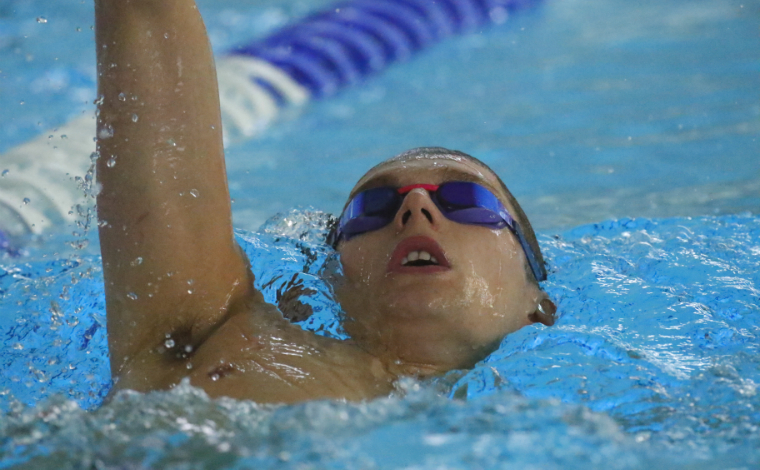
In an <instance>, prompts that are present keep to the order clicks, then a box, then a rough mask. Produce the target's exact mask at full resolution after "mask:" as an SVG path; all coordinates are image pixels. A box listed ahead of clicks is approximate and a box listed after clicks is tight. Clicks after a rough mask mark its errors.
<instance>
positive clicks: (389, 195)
mask: <svg viewBox="0 0 760 470" xmlns="http://www.w3.org/2000/svg"><path fill="white" fill-rule="evenodd" d="M417 188H422V189H424V190H426V191H427V192H428V193H429V194H430V198H431V199H432V200H433V202H434V203H435V205H436V206H437V207H438V209H439V210H440V211H441V213H442V214H443V215H444V216H445V217H446V218H447V219H449V220H451V221H454V222H458V223H460V224H468V225H479V226H482V227H488V228H491V229H494V230H501V229H503V228H505V227H507V228H509V230H510V231H511V232H512V233H513V234H514V235H515V236H516V237H517V239H518V240H519V241H520V246H522V249H523V251H524V252H525V256H526V257H527V258H528V263H529V264H530V268H531V270H532V271H533V275H534V276H535V278H536V280H538V281H543V280H545V279H546V274H545V271H544V270H542V269H541V266H540V265H539V263H538V259H537V258H536V255H535V253H534V252H533V249H532V248H531V247H530V245H529V244H528V242H527V240H526V239H525V235H524V234H523V231H522V229H521V228H520V225H519V224H518V223H517V222H516V221H515V220H514V219H513V218H512V216H511V215H510V214H509V212H508V211H507V209H506V207H504V204H502V202H501V201H500V200H499V198H498V197H496V195H494V194H493V193H492V192H491V191H489V190H488V189H486V188H485V187H483V186H481V185H479V184H477V183H472V182H469V181H449V182H446V183H443V184H440V185H437V184H412V185H409V186H404V187H403V188H393V187H389V186H384V187H381V188H374V189H368V190H366V191H362V192H360V193H359V194H357V195H356V196H354V197H353V199H351V202H349V203H348V205H347V206H346V208H345V209H344V210H343V214H342V215H341V216H340V220H339V221H338V225H337V228H336V229H335V230H334V231H333V233H331V234H330V236H329V237H328V240H327V242H328V243H329V244H331V245H332V246H337V244H338V242H340V241H341V240H350V239H351V238H353V237H355V236H357V235H361V234H363V233H367V232H372V231H374V230H378V229H381V228H383V227H385V226H386V225H388V224H389V223H391V221H393V219H394V218H395V217H396V213H397V212H398V210H399V209H400V208H401V204H402V203H403V201H404V198H405V197H406V195H407V194H408V193H409V192H410V191H412V190H413V189H417Z"/></svg>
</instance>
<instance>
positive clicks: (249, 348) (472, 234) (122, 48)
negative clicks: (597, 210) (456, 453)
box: [95, 0, 556, 403]
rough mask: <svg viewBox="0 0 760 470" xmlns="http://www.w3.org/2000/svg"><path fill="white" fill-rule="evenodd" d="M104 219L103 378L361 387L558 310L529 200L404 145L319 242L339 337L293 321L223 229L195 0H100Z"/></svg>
mask: <svg viewBox="0 0 760 470" xmlns="http://www.w3.org/2000/svg"><path fill="white" fill-rule="evenodd" d="M95 12H96V42H97V62H98V78H99V80H98V88H99V95H100V96H101V97H102V98H101V99H100V100H99V101H100V103H99V106H98V110H99V113H98V151H99V153H100V158H99V159H98V162H97V174H98V181H99V184H100V185H101V186H102V187H101V191H100V193H99V195H98V199H97V206H98V217H99V231H100V244H101V252H102V255H103V275H104V280H105V293H106V306H107V314H108V342H109V349H110V360H111V372H112V376H113V378H114V388H113V391H116V390H121V389H132V390H137V391H150V390H158V389H168V388H171V387H173V386H175V385H177V384H178V383H179V382H180V381H181V380H182V379H184V378H189V379H190V383H191V384H193V385H194V386H196V387H200V388H202V389H204V390H205V391H206V392H207V393H208V394H209V395H210V396H212V397H216V396H228V397H233V398H239V399H251V400H255V401H257V402H269V403H292V402H298V401H304V400H311V399H321V398H330V399H348V400H362V399H369V398H372V397H377V396H382V395H385V394H388V393H389V392H390V391H392V390H393V383H394V381H395V380H396V379H398V378H399V377H401V376H416V377H429V376H434V375H438V374H442V373H445V372H446V371H448V370H452V369H460V368H469V367H472V366H473V365H474V364H475V363H476V362H478V361H479V360H481V359H483V358H484V357H485V356H486V355H487V354H488V353H490V352H491V351H493V350H494V349H496V348H497V347H498V345H499V342H500V341H501V339H502V338H503V337H504V336H505V335H507V334H509V333H512V332H514V331H516V330H518V329H520V328H522V327H524V326H526V325H529V324H531V323H535V322H541V323H544V324H547V325H550V324H552V323H553V319H554V312H555V310H556V309H555V307H554V304H553V303H552V302H551V300H549V298H548V297H547V295H546V294H545V293H544V292H543V291H542V290H541V288H540V286H539V282H540V281H542V280H544V279H545V277H546V271H545V268H544V266H543V259H542V257H541V253H540V250H539V247H538V244H537V242H536V238H535V235H534V234H533V231H532V229H531V227H530V223H529V222H528V220H527V218H526V217H525V214H524V213H523V212H522V210H521V209H520V206H519V205H518V204H517V201H516V200H515V199H514V198H513V197H512V195H511V194H510V193H509V191H508V190H507V188H506V187H505V186H504V185H503V183H502V182H501V180H500V179H499V178H498V177H497V176H496V175H495V174H494V173H493V171H491V170H490V169H489V168H488V167H487V166H485V165H484V164H483V163H481V162H479V161H478V160H476V159H474V158H472V157H469V156H467V155H465V154H463V153H460V152H456V151H449V150H445V149H440V148H423V149H415V150H412V151H410V152H407V153H404V154H401V155H399V156H397V157H394V158H392V159H390V160H387V161H385V162H383V163H381V164H380V165H378V166H377V167H375V168H373V169H371V170H370V171H369V172H368V173H367V174H366V175H365V176H364V177H362V178H361V180H359V182H358V183H357V185H356V187H355V188H354V189H353V191H352V192H351V194H350V195H349V198H348V203H347V205H346V208H345V210H344V212H343V214H342V216H341V218H340V222H339V223H338V225H337V226H336V228H335V229H334V231H333V233H332V234H331V237H330V242H331V243H333V245H334V246H335V247H336V249H337V250H338V252H339V253H340V259H341V263H342V264H343V269H344V275H345V281H344V282H343V283H342V285H340V286H339V287H338V289H337V294H338V299H339V301H340V302H341V305H342V306H343V308H344V311H345V312H346V318H345V321H344V328H345V330H346V331H347V332H348V333H349V334H350V336H351V340H350V341H339V340H335V339H330V338H325V337H322V336H317V335H315V334H313V333H311V332H307V331H304V330H302V329H300V328H299V327H298V326H296V325H293V324H291V323H290V322H288V321H287V320H286V319H284V318H283V315H282V314H281V313H280V312H279V311H278V310H277V308H276V307H275V306H273V305H271V304H267V303H266V302H264V299H263V296H262V294H261V293H260V292H258V291H256V290H255V289H254V288H253V276H252V274H251V271H250V269H249V263H248V260H247V259H246V257H245V255H244V254H243V252H242V250H241V249H240V248H239V247H238V246H237V244H236V242H235V240H234V238H233V232H232V222H231V207H230V198H229V192H228V188H227V181H226V173H225V166H224V151H223V147H222V132H221V130H222V129H221V120H220V110H219V96H218V92H217V83H216V76H215V70H214V61H213V57H212V53H211V48H210V46H209V43H208V39H207V37H206V31H205V28H204V26H203V22H202V19H201V17H200V14H199V12H198V10H197V8H196V5H195V4H194V2H193V0H163V1H160V0H96V1H95Z"/></svg>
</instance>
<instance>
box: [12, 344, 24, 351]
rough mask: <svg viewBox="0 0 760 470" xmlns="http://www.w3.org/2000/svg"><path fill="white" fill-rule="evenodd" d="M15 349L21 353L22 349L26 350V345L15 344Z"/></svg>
mask: <svg viewBox="0 0 760 470" xmlns="http://www.w3.org/2000/svg"><path fill="white" fill-rule="evenodd" d="M13 349H18V350H19V351H21V350H22V349H24V345H23V344H21V343H15V344H14V345H13Z"/></svg>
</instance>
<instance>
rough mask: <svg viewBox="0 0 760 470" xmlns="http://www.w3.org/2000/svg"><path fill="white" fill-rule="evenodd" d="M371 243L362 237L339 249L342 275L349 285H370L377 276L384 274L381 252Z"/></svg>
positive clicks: (368, 238) (369, 239)
mask: <svg viewBox="0 0 760 470" xmlns="http://www.w3.org/2000/svg"><path fill="white" fill-rule="evenodd" d="M373 242H374V241H373V240H372V239H371V238H370V237H368V236H362V237H359V238H355V239H353V240H351V241H348V242H345V243H343V245H342V246H341V247H340V249H339V253H340V261H341V265H342V266H343V275H344V276H345V278H346V280H347V281H348V282H349V283H350V284H370V283H371V282H372V280H373V279H375V278H376V277H377V276H382V275H384V274H385V264H384V257H383V254H382V250H378V248H377V243H376V242H374V243H373ZM386 262H387V261H386Z"/></svg>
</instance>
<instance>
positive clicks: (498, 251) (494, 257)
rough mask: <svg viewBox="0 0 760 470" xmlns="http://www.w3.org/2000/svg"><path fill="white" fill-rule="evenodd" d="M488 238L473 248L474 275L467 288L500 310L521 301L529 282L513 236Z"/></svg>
mask: <svg viewBox="0 0 760 470" xmlns="http://www.w3.org/2000/svg"><path fill="white" fill-rule="evenodd" d="M489 235H490V236H489V237H486V239H484V240H482V242H481V243H476V244H471V245H470V246H472V253H471V254H470V258H471V262H470V267H471V270H472V276H470V278H469V279H468V284H469V285H468V287H469V290H470V292H471V295H474V296H479V297H480V299H481V300H482V302H483V303H488V304H490V305H492V306H493V307H494V308H499V309H501V308H503V307H504V306H505V304H509V305H513V304H514V302H515V301H518V300H519V299H520V298H521V297H522V296H523V295H524V294H525V292H526V289H527V288H528V286H529V283H528V278H527V276H526V273H525V268H524V266H523V264H524V261H523V257H522V256H521V253H522V252H521V251H520V247H519V246H517V245H516V242H514V241H513V240H512V239H511V237H509V235H511V234H509V233H506V232H504V231H501V232H493V233H490V234H489ZM473 300H475V299H473Z"/></svg>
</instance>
